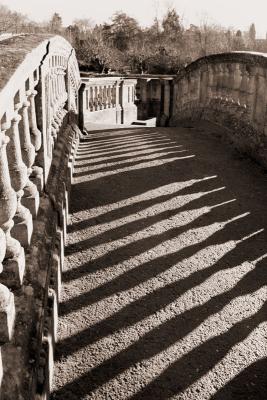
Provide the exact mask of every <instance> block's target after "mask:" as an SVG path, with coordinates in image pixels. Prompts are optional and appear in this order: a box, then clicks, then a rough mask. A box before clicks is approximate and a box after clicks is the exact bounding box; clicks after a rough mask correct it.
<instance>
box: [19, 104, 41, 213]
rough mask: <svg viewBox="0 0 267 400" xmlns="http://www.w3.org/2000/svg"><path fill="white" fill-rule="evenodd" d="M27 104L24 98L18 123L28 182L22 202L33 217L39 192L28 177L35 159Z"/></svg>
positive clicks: (36, 208)
mask: <svg viewBox="0 0 267 400" xmlns="http://www.w3.org/2000/svg"><path fill="white" fill-rule="evenodd" d="M29 106H30V102H28V101H27V99H25V100H24V102H23V103H22V108H21V117H22V119H21V121H20V124H19V133H20V143H21V154H22V160H23V162H24V164H25V165H26V166H27V169H28V182H27V184H26V186H25V187H24V195H23V197H22V204H23V205H24V206H26V207H27V208H28V209H29V210H30V212H31V214H32V216H33V217H36V216H37V213H38V208H39V192H38V190H37V187H36V185H35V184H34V183H33V182H31V181H30V179H29V177H30V175H31V173H32V166H33V163H34V160H35V147H34V145H33V144H32V143H31V137H30V127H29V117H28V108H29Z"/></svg>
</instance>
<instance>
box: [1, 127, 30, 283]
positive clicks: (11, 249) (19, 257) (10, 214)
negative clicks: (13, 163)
mask: <svg viewBox="0 0 267 400" xmlns="http://www.w3.org/2000/svg"><path fill="white" fill-rule="evenodd" d="M9 128H10V124H8V123H4V124H2V126H1V130H0V228H1V229H2V230H3V232H4V234H5V243H6V244H5V245H6V251H5V255H4V270H3V273H2V275H1V278H2V282H4V283H5V284H8V285H11V286H13V285H15V286H18V285H21V284H22V280H23V274H24V269H25V255H24V249H23V248H22V247H21V245H20V243H19V242H18V241H17V240H16V239H14V238H13V237H12V236H11V229H12V228H13V226H14V221H13V218H14V216H15V213H16V210H17V195H16V192H15V190H14V189H13V188H12V186H11V179H10V172H9V165H8V159H7V151H6V148H7V144H8V143H9V141H10V139H9V137H7V136H6V135H5V132H6V130H7V129H9ZM0 249H2V245H0Z"/></svg>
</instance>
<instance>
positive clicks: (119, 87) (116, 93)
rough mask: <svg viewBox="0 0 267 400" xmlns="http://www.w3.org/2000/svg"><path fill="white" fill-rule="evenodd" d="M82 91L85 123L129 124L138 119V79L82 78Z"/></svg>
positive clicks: (81, 100) (81, 101) (82, 113)
mask: <svg viewBox="0 0 267 400" xmlns="http://www.w3.org/2000/svg"><path fill="white" fill-rule="evenodd" d="M82 83H83V85H82V86H81V92H80V104H81V109H82V112H81V117H82V118H83V123H84V124H86V123H88V122H101V123H110V124H128V123H132V122H133V121H135V120H136V119H137V108H136V105H135V100H136V83H137V81H136V79H124V78H123V77H99V78H98V77H97V78H82Z"/></svg>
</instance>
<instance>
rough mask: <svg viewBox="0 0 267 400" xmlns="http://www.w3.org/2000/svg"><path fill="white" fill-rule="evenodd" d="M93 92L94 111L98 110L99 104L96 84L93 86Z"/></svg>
mask: <svg viewBox="0 0 267 400" xmlns="http://www.w3.org/2000/svg"><path fill="white" fill-rule="evenodd" d="M94 92H95V98H94V105H95V107H94V108H95V109H94V111H98V110H99V104H98V86H97V85H96V86H95V87H94Z"/></svg>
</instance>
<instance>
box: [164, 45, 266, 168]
mask: <svg viewBox="0 0 267 400" xmlns="http://www.w3.org/2000/svg"><path fill="white" fill-rule="evenodd" d="M186 119H203V120H209V121H212V122H215V123H217V124H219V125H223V126H226V127H227V128H229V130H231V133H229V132H228V133H227V134H228V136H229V135H230V137H231V141H232V142H234V144H235V145H236V146H237V147H238V148H239V149H240V150H244V151H246V152H247V153H248V154H250V155H251V156H252V157H253V158H256V159H257V160H258V161H260V162H261V163H263V164H264V165H265V166H267V156H266V154H267V152H266V150H267V148H266V135H267V56H266V55H265V54H261V53H250V52H232V53H223V54H215V55H210V56H207V57H203V58H201V59H199V60H197V61H195V62H193V63H192V64H189V65H188V66H187V67H186V68H185V69H184V70H183V71H181V72H180V73H179V74H178V76H177V77H176V79H175V81H174V101H173V107H172V118H171V121H170V125H177V124H179V123H180V122H181V121H182V120H186Z"/></svg>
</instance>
